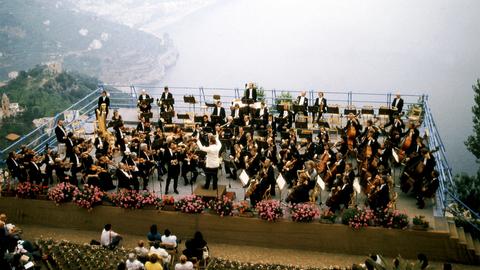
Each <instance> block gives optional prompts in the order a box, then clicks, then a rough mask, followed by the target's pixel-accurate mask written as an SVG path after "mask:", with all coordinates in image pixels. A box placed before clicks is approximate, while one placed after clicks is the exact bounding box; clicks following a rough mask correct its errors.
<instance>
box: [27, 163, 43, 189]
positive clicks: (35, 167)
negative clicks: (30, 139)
mask: <svg viewBox="0 0 480 270" xmlns="http://www.w3.org/2000/svg"><path fill="white" fill-rule="evenodd" d="M28 177H29V182H30V183H35V184H40V183H43V176H42V172H41V171H40V165H39V164H37V163H36V162H35V160H33V159H32V160H30V162H29V163H28Z"/></svg>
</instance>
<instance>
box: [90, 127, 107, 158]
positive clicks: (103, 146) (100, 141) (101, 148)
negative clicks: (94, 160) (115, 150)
mask: <svg viewBox="0 0 480 270" xmlns="http://www.w3.org/2000/svg"><path fill="white" fill-rule="evenodd" d="M101 133H102V132H101V131H98V132H97V136H96V138H95V140H94V141H93V146H95V155H96V156H103V155H106V154H107V152H108V142H107V141H106V140H105V139H104V138H102V136H101Z"/></svg>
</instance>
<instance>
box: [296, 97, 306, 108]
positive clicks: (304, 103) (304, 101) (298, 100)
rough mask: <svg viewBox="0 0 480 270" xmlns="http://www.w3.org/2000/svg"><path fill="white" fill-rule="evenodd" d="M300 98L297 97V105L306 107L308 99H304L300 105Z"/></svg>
mask: <svg viewBox="0 0 480 270" xmlns="http://www.w3.org/2000/svg"><path fill="white" fill-rule="evenodd" d="M300 98H301V96H298V97H297V103H298V105H300V106H308V98H307V97H305V98H304V99H303V104H300Z"/></svg>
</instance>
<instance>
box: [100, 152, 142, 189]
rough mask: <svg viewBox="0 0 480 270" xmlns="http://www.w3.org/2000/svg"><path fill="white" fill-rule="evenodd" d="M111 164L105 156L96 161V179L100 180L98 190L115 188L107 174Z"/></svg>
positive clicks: (110, 176) (109, 175)
mask: <svg viewBox="0 0 480 270" xmlns="http://www.w3.org/2000/svg"><path fill="white" fill-rule="evenodd" d="M112 164H113V163H112V161H111V160H110V159H109V158H108V157H107V156H100V157H99V158H98V160H97V169H98V178H99V180H100V188H101V189H102V190H103V191H108V190H112V189H114V188H115V186H114V185H113V181H112V175H111V174H110V172H109V165H112ZM137 183H138V181H137ZM137 187H138V185H137Z"/></svg>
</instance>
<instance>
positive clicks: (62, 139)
mask: <svg viewBox="0 0 480 270" xmlns="http://www.w3.org/2000/svg"><path fill="white" fill-rule="evenodd" d="M55 136H56V137H57V142H59V143H64V142H65V138H66V137H67V133H66V131H65V132H64V131H63V130H62V129H61V128H60V127H59V126H57V127H55Z"/></svg>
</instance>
